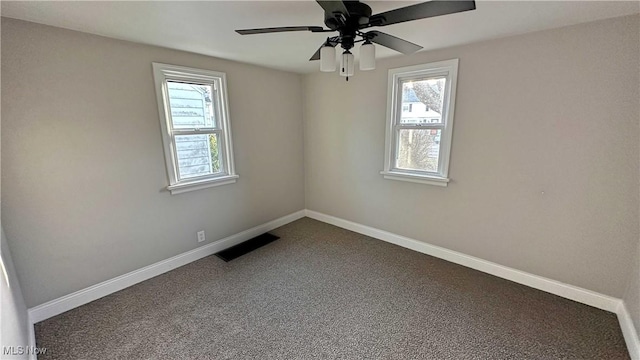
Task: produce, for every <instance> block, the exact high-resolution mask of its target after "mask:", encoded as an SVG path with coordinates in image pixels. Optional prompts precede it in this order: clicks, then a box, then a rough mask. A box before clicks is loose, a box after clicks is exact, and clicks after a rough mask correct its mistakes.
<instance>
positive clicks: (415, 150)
mask: <svg viewBox="0 0 640 360" xmlns="http://www.w3.org/2000/svg"><path fill="white" fill-rule="evenodd" d="M441 136H442V130H440V129H400V130H399V131H398V144H397V146H398V148H397V158H396V168H398V169H404V170H418V171H428V172H438V159H439V155H440V138H441Z"/></svg>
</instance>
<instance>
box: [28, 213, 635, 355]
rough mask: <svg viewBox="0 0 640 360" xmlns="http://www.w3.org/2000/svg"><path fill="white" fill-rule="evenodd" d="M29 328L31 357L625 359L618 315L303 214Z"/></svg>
mask: <svg viewBox="0 0 640 360" xmlns="http://www.w3.org/2000/svg"><path fill="white" fill-rule="evenodd" d="M273 233H274V234H276V235H278V236H280V237H281V239H280V240H277V241H275V242H273V243H271V244H269V245H266V246H264V247H262V248H260V249H257V250H255V251H253V252H251V253H249V254H247V255H244V256H242V257H240V258H238V259H235V260H233V261H231V262H229V263H225V262H224V261H222V260H220V259H219V258H217V257H215V256H210V257H207V258H204V259H202V260H199V261H196V262H194V263H191V264H189V265H186V266H183V267H181V268H179V269H176V270H173V271H171V272H169V273H166V274H163V275H161V276H158V277H155V278H153V279H150V280H148V281H145V282H143V283H140V284H138V285H135V286H132V287H130V288H128V289H125V290H122V291H120V292H118V293H115V294H112V295H109V296H107V297H104V298H102V299H99V300H97V301H94V302H92V303H90V304H87V305H84V306H82V307H79V308H77V309H74V310H71V311H69V312H66V313H64V314H61V315H59V316H56V317H54V318H52V319H49V320H46V321H43V322H41V323H38V324H37V325H36V336H37V344H38V346H39V347H46V348H47V349H48V350H47V353H46V355H45V356H40V359H65V360H66V359H136V360H137V359H628V358H629V355H628V353H627V350H626V347H625V343H624V340H623V337H622V333H621V331H620V327H619V325H618V321H617V319H616V315H614V314H612V313H609V312H605V311H602V310H598V309H595V308H592V307H589V306H586V305H582V304H579V303H576V302H573V301H570V300H566V299H563V298H560V297H557V296H554V295H551V294H547V293H544V292H542V291H538V290H534V289H531V288H528V287H526V286H522V285H519V284H516V283H513V282H510V281H507V280H503V279H500V278H497V277H494V276H491V275H487V274H484V273H481V272H478V271H475V270H471V269H468V268H465V267H462V266H459V265H455V264H452V263H448V262H446V261H443V260H439V259H436V258H433V257H430V256H427V255H424V254H420V253H417V252H413V251H411V250H407V249H404V248H401V247H398V246H395V245H391V244H388V243H385V242H382V241H380V240H375V239H372V238H369V237H366V236H363V235H359V234H356V233H353V232H349V231H346V230H343V229H340V228H337V227H334V226H331V225H327V224H324V223H321V222H318V221H315V220H311V219H308V218H304V219H301V220H298V221H296V222H293V223H291V224H288V225H286V226H283V227H281V228H279V229H276V230H274V231H273Z"/></svg>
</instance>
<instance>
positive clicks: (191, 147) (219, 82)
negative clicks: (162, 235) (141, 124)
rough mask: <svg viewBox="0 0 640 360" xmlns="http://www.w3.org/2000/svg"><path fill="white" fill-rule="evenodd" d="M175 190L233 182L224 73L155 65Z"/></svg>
mask: <svg viewBox="0 0 640 360" xmlns="http://www.w3.org/2000/svg"><path fill="white" fill-rule="evenodd" d="M153 68H154V77H155V81H156V89H157V92H158V106H159V109H160V118H161V124H162V131H163V142H164V146H165V158H166V161H167V172H168V174H169V182H170V185H169V186H168V189H169V190H171V192H172V193H180V192H183V191H188V190H195V189H197V188H203V187H209V186H215V185H221V184H223V183H225V184H226V183H230V182H234V181H235V178H237V175H236V174H235V173H234V166H233V157H232V150H231V131H230V128H229V116H228V110H227V102H226V79H225V75H224V73H218V72H213V71H206V70H198V69H190V68H184V67H179V66H173V65H165V64H156V63H154V64H153Z"/></svg>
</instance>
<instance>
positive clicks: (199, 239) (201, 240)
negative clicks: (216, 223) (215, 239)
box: [198, 230, 205, 242]
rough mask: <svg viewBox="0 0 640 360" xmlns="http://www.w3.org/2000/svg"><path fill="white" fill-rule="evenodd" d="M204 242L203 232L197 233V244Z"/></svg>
mask: <svg viewBox="0 0 640 360" xmlns="http://www.w3.org/2000/svg"><path fill="white" fill-rule="evenodd" d="M204 240H205V237H204V230H200V231H198V242H203V241H204Z"/></svg>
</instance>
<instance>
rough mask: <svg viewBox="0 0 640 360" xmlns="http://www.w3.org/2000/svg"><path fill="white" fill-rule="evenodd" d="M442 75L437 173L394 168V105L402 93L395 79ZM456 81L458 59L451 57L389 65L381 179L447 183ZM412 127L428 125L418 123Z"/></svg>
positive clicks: (396, 104) (397, 103) (395, 111)
mask: <svg viewBox="0 0 640 360" xmlns="http://www.w3.org/2000/svg"><path fill="white" fill-rule="evenodd" d="M439 75H446V77H447V84H448V85H447V86H446V87H445V95H444V96H445V99H444V106H445V109H444V111H443V112H444V117H443V119H442V120H443V121H444V128H443V130H442V135H441V140H440V141H441V146H440V160H439V164H438V167H439V171H438V173H427V172H422V171H410V170H404V169H397V168H395V167H394V166H395V159H394V157H395V155H396V151H395V150H394V149H395V147H396V145H395V142H396V136H395V125H396V116H397V114H399V113H400V111H398V110H401V108H400V109H398V106H401V105H400V101H399V98H398V96H402V94H401V93H399V91H398V82H399V80H401V79H403V78H407V77H409V78H410V77H412V76H416V77H417V76H439ZM457 82H458V59H451V60H445V61H439V62H433V63H429V64H421V65H415V66H407V67H402V68H396V69H389V79H388V85H387V87H388V92H387V125H386V131H385V152H384V153H385V158H384V170H383V171H381V172H380V174H382V175H383V176H384V178H385V179H390V180H401V181H409V182H416V183H422V184H429V185H438V186H447V184H448V183H449V181H450V179H449V177H448V176H449V155H450V154H451V139H452V135H453V119H454V109H455V100H456V85H457ZM416 128H425V129H426V128H429V126H428V124H427V126H424V125H418V126H416Z"/></svg>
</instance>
